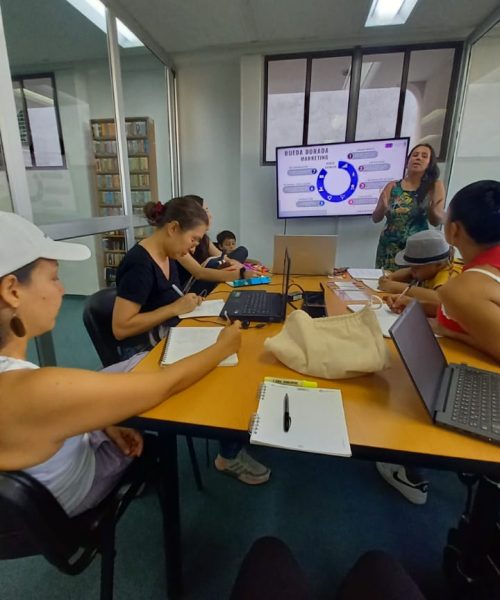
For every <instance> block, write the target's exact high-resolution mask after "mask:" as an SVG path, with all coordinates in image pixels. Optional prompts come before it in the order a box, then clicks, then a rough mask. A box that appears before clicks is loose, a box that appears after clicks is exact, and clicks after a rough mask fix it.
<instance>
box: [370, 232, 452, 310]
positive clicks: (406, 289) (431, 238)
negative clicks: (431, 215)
mask: <svg viewBox="0 0 500 600" xmlns="http://www.w3.org/2000/svg"><path fill="white" fill-rule="evenodd" d="M395 262H396V264H397V265H398V266H401V267H403V268H401V269H398V270H397V271H394V272H393V273H390V274H389V275H387V276H384V277H381V278H380V279H379V283H378V287H379V289H381V290H382V291H384V292H391V293H392V294H393V295H391V296H387V298H386V299H385V300H386V302H387V304H388V306H389V307H390V308H391V309H392V310H393V311H394V312H398V313H400V312H402V311H403V310H404V308H405V306H406V305H407V304H409V303H410V302H411V300H412V298H416V299H417V300H419V301H420V302H421V303H422V305H423V307H424V310H425V312H426V314H427V316H429V317H435V316H436V312H437V308H438V306H439V303H440V301H439V296H438V293H437V290H438V288H440V287H441V286H442V285H444V284H445V283H447V282H448V281H449V280H450V279H451V278H453V277H455V276H456V275H459V274H460V273H461V272H462V266H463V263H462V262H461V261H459V260H454V258H453V248H452V247H451V246H449V245H448V243H447V242H446V240H445V239H444V236H443V234H442V233H441V232H440V231H437V230H435V229H428V230H426V231H419V232H418V233H415V234H414V235H411V236H410V237H409V238H408V239H407V240H406V247H405V249H404V250H402V251H401V252H398V253H397V254H396V257H395Z"/></svg>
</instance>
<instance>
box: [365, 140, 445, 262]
mask: <svg viewBox="0 0 500 600" xmlns="http://www.w3.org/2000/svg"><path fill="white" fill-rule="evenodd" d="M438 177H439V167H438V165H437V160H436V154H435V152H434V150H433V148H432V146H430V145H429V144H419V145H418V146H415V147H414V148H413V150H412V151H411V152H410V154H409V156H408V161H407V164H406V174H405V177H404V178H403V179H401V180H400V181H391V182H390V183H388V184H387V185H386V186H385V188H384V189H383V190H382V193H381V194H380V198H379V200H378V203H377V206H376V207H375V210H374V211H373V214H372V220H373V222H374V223H379V222H380V221H381V220H382V219H383V218H384V217H386V225H385V228H384V230H383V231H382V233H381V234H380V240H379V243H378V247H377V258H376V266H377V267H378V268H381V269H387V270H389V271H395V270H396V269H397V266H396V264H395V263H394V257H395V256H396V254H397V253H398V252H399V251H400V250H403V248H404V247H405V244H406V240H407V238H408V237H409V236H410V235H413V234H414V233H417V232H419V231H423V230H425V229H429V223H430V224H431V225H434V226H437V225H440V224H441V223H443V221H444V218H445V212H444V200H445V195H446V190H445V188H444V185H443V183H442V182H441V181H439V179H438Z"/></svg>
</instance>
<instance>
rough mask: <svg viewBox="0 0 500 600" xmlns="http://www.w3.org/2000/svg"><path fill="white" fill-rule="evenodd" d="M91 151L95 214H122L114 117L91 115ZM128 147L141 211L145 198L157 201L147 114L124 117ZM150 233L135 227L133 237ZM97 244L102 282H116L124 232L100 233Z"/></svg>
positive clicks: (151, 124) (135, 207)
mask: <svg viewBox="0 0 500 600" xmlns="http://www.w3.org/2000/svg"><path fill="white" fill-rule="evenodd" d="M90 128H91V134H92V147H93V152H94V164H95V170H94V181H95V185H94V188H95V192H96V200H95V206H96V214H97V216H100V217H107V216H116V215H122V214H123V200H122V193H121V190H120V177H119V174H118V158H117V155H116V127H115V121H114V119H91V121H90ZM125 129H126V134H127V151H128V163H129V173H130V187H131V194H132V210H133V213H134V214H136V215H141V216H142V215H143V207H144V205H145V204H146V203H147V202H157V201H158V178H157V171H156V145H155V130H154V122H153V120H152V119H150V118H149V117H127V118H126V119H125ZM147 235H149V228H147V227H138V228H136V239H142V238H144V237H146V236H147ZM100 237H101V244H100V258H99V260H100V262H101V264H102V266H103V269H102V270H101V273H102V279H101V284H103V285H106V286H112V285H115V281H116V269H117V267H118V265H119V264H120V262H121V260H122V258H123V257H124V255H125V252H126V246H125V236H124V234H123V233H122V232H120V231H110V232H109V233H106V234H102V235H101V236H100Z"/></svg>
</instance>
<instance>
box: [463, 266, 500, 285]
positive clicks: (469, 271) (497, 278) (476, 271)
mask: <svg viewBox="0 0 500 600" xmlns="http://www.w3.org/2000/svg"><path fill="white" fill-rule="evenodd" d="M471 272H473V273H482V274H483V275H487V276H488V277H491V279H493V280H494V281H496V282H497V283H500V275H495V273H492V272H491V271H486V269H476V268H474V267H472V268H471V269H467V270H466V271H464V273H471Z"/></svg>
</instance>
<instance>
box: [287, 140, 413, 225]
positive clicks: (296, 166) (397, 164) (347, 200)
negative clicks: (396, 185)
mask: <svg viewBox="0 0 500 600" xmlns="http://www.w3.org/2000/svg"><path fill="white" fill-rule="evenodd" d="M407 151H408V139H407V138H402V139H399V140H376V141H367V142H351V143H346V144H318V145H315V146H296V147H289V148H278V149H277V155H276V175H277V186H278V216H279V217H283V218H293V217H323V216H324V217H328V216H333V215H370V214H371V213H372V212H373V210H374V208H375V206H376V204H377V201H378V198H379V196H380V192H381V191H382V188H383V187H384V186H385V185H386V184H387V183H389V181H393V180H395V179H401V178H402V176H403V173H404V167H405V159H406V153H407Z"/></svg>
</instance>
